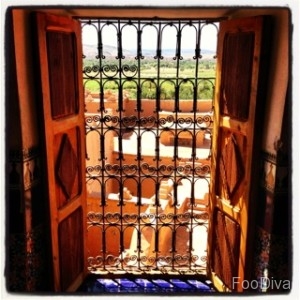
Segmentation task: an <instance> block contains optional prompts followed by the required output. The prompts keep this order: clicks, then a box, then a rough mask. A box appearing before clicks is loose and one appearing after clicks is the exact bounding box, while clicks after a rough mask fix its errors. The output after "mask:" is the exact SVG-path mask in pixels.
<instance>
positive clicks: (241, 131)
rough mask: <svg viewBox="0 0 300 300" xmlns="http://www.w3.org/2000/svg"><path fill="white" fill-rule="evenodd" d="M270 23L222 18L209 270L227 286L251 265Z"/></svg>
mask: <svg viewBox="0 0 300 300" xmlns="http://www.w3.org/2000/svg"><path fill="white" fill-rule="evenodd" d="M267 24H268V19H267V18H266V17H253V18H245V19H233V20H230V21H223V22H221V23H220V30H219V36H218V51H217V55H218V60H217V82H216V95H215V117H214V137H213V153H212V154H213V155H212V183H211V220H210V232H209V247H208V255H209V263H208V274H209V275H210V276H211V278H212V281H213V283H214V284H215V285H216V286H217V287H218V289H220V290H223V291H225V290H236V291H241V290H242V281H243V280H244V279H249V276H250V274H249V272H248V271H249V270H250V269H251V267H252V266H251V265H250V264H251V263H250V262H251V252H252V249H251V246H252V238H253V236H252V235H251V228H253V226H254V224H255V223H254V220H255V203H256V199H255V195H256V192H257V187H258V179H259V174H258V165H259V163H258V155H259V151H260V147H261V144H260V140H261V132H262V124H263V122H262V120H263V107H264V100H265V97H264V95H265V90H266V88H265V86H266V78H267V77H266V70H267V61H268V59H267V58H268V47H267V46H268V39H267V36H270V34H268V35H266V33H267V31H268V26H267ZM234 278H238V279H234Z"/></svg>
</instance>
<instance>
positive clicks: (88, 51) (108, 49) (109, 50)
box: [83, 45, 215, 59]
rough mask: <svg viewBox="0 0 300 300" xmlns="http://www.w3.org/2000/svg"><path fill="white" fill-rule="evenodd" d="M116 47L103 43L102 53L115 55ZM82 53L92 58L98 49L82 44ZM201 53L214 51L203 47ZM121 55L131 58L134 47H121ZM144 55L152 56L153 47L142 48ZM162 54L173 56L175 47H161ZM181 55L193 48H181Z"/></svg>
mask: <svg viewBox="0 0 300 300" xmlns="http://www.w3.org/2000/svg"><path fill="white" fill-rule="evenodd" d="M117 53H118V49H117V47H115V46H110V45H104V46H103V55H104V56H106V57H107V58H109V57H115V56H117ZM83 54H84V55H85V56H86V58H88V59H93V58H95V57H96V56H97V55H98V50H97V48H96V47H95V46H94V45H83ZM201 54H202V55H203V56H204V57H205V56H209V57H211V56H212V55H214V54H215V51H212V50H207V49H203V50H201ZM123 55H124V56H125V57H128V58H131V57H135V56H136V49H131V50H129V49H123ZM143 55H144V56H154V55H156V52H155V50H154V49H143ZM162 55H163V56H164V57H174V56H175V49H162ZM181 55H182V56H183V57H187V58H190V57H192V56H194V55H195V50H194V49H182V50H181Z"/></svg>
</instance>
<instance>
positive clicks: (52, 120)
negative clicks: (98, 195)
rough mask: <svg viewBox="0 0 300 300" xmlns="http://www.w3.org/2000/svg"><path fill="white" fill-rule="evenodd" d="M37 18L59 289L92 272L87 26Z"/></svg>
mask: <svg viewBox="0 0 300 300" xmlns="http://www.w3.org/2000/svg"><path fill="white" fill-rule="evenodd" d="M35 16H36V24H37V41H38V58H39V68H40V76H41V82H40V83H41V95H40V99H39V103H38V104H39V108H40V114H41V120H42V126H41V127H42V128H43V130H42V135H43V138H44V143H45V148H44V153H45V162H46V166H45V168H46V170H47V174H46V178H47V180H46V185H47V187H48V189H47V191H48V201H49V210H50V211H49V214H50V223H51V224H50V225H51V243H52V264H53V274H54V280H53V282H54V290H55V291H73V290H75V289H76V288H77V287H78V285H80V283H81V281H82V280H83V278H84V276H85V274H86V270H87V265H86V264H87V262H86V191H85V168H84V166H85V127H84V100H83V86H82V84H83V81H82V53H81V52H82V50H81V26H80V23H79V22H78V21H75V20H73V19H70V18H66V17H57V16H53V15H48V14H43V13H37V14H36V15H35Z"/></svg>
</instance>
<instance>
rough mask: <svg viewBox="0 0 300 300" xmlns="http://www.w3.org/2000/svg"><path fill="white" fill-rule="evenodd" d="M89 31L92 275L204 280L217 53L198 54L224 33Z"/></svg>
mask: <svg viewBox="0 0 300 300" xmlns="http://www.w3.org/2000/svg"><path fill="white" fill-rule="evenodd" d="M81 22H82V30H83V54H84V57H83V65H84V69H83V77H84V87H85V97H86V98H85V104H86V136H87V151H86V158H87V160H86V161H87V165H86V179H87V191H88V207H90V210H89V212H88V216H87V222H88V244H89V250H88V251H89V253H90V258H89V269H90V271H91V272H95V273H97V272H98V273H103V272H150V273H153V272H163V273H164V272H168V273H169V272H180V273H190V272H196V273H203V272H205V268H206V243H207V240H206V239H207V229H208V228H207V226H208V222H207V220H208V215H209V211H208V202H209V184H210V147H211V143H210V141H211V135H212V123H213V101H212V99H213V95H214V80H215V78H214V73H213V68H214V60H215V55H214V54H215V53H211V52H207V51H204V50H203V53H201V52H202V51H201V48H200V46H201V36H202V32H203V30H204V28H206V26H211V27H213V28H215V35H216V36H217V30H218V27H217V24H215V23H209V22H207V21H205V20H177V21H175V20H172V21H169V20H168V21H166V20H99V19H89V20H81ZM87 28H88V29H87ZM107 28H111V29H112V31H108V30H107ZM128 28H130V34H129V33H126V30H127V29H128ZM187 28H188V29H189V31H188V30H187ZM148 29H151V32H152V34H153V35H149V34H150V33H149V32H150V31H149V30H148ZM106 30H107V32H106ZM168 30H169V31H168ZM171 33H173V34H174V36H173V41H174V43H173V48H172V47H171V46H170V48H169V46H168V45H166V42H165V40H168V39H171V40H172V38H171ZM85 34H86V36H85ZM87 35H89V38H90V39H91V41H92V43H93V45H87V44H85V40H87V39H88V37H87ZM148 36H152V37H153V39H152V41H153V43H152V44H154V45H155V47H152V48H151V49H150V48H147V45H146V44H149V41H147V38H148ZM187 37H191V39H192V40H193V41H194V48H192V51H193V52H191V48H190V49H186V48H185V43H184V41H186V38H187ZM113 38H115V43H114V44H115V46H109V45H108V43H109V42H110V41H113ZM149 39H150V38H149ZM125 45H126V47H125ZM130 45H131V46H132V45H135V47H133V48H134V49H131V48H129V47H130Z"/></svg>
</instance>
